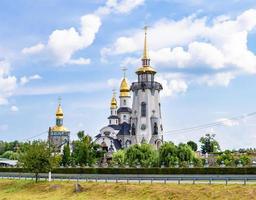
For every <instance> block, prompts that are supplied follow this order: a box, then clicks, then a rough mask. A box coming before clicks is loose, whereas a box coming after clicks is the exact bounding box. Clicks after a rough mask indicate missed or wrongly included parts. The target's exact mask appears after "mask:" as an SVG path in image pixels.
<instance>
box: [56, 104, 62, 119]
mask: <svg viewBox="0 0 256 200" xmlns="http://www.w3.org/2000/svg"><path fill="white" fill-rule="evenodd" d="M56 118H57V119H63V111H62V108H61V105H60V104H59V106H58V108H57V111H56Z"/></svg>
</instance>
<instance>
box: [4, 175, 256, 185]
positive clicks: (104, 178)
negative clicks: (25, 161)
mask: <svg viewBox="0 0 256 200" xmlns="http://www.w3.org/2000/svg"><path fill="white" fill-rule="evenodd" d="M0 178H2V179H23V180H31V179H32V180H33V179H35V177H34V175H33V174H28V173H0ZM39 180H48V174H40V175H39ZM52 180H53V181H54V180H58V181H77V182H79V181H85V182H88V181H93V182H106V183H107V182H115V183H119V182H126V183H129V182H136V183H139V184H140V183H142V182H147V183H151V184H153V183H156V182H157V183H164V184H166V183H173V182H174V183H177V184H181V183H182V182H185V183H190V182H191V183H192V184H196V182H200V183H201V182H203V183H208V184H213V182H217V181H222V182H224V183H225V184H226V185H228V183H232V182H233V183H234V182H235V183H237V182H239V183H241V184H243V185H246V184H247V183H255V184H256V175H116V174H113V175H110V174H101V175H99V174H52Z"/></svg>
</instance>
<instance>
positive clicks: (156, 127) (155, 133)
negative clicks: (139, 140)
mask: <svg viewBox="0 0 256 200" xmlns="http://www.w3.org/2000/svg"><path fill="white" fill-rule="evenodd" d="M153 134H154V135H157V134H158V126H157V123H156V122H155V123H154V132H153Z"/></svg>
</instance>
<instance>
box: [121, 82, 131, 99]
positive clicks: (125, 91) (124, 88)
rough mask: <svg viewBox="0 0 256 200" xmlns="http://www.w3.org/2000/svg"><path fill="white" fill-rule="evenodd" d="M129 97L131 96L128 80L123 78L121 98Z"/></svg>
mask: <svg viewBox="0 0 256 200" xmlns="http://www.w3.org/2000/svg"><path fill="white" fill-rule="evenodd" d="M128 96H130V88H129V85H128V83H127V80H126V78H123V80H122V82H121V85H120V97H128Z"/></svg>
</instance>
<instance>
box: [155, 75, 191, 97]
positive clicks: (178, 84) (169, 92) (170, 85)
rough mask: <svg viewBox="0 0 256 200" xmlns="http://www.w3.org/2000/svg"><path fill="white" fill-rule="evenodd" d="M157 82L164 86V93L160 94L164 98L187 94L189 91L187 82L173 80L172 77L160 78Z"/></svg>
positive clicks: (157, 78) (177, 79) (178, 79)
mask: <svg viewBox="0 0 256 200" xmlns="http://www.w3.org/2000/svg"><path fill="white" fill-rule="evenodd" d="M156 81H158V82H159V83H161V84H162V86H163V91H162V92H161V93H160V94H161V95H162V96H163V97H167V96H174V95H176V94H181V93H185V92H186V91H187V89H188V84H187V82H186V81H185V80H184V79H181V78H178V77H177V78H171V77H170V76H169V77H168V76H158V77H156Z"/></svg>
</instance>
